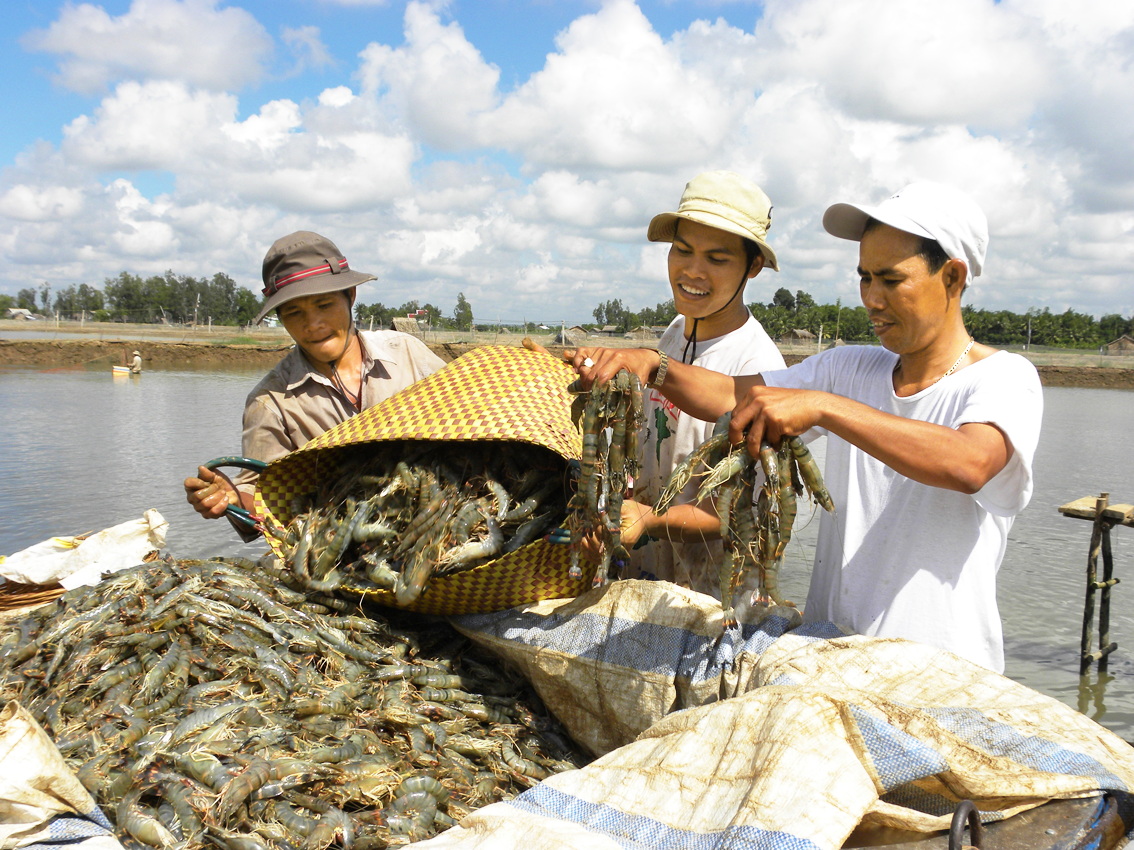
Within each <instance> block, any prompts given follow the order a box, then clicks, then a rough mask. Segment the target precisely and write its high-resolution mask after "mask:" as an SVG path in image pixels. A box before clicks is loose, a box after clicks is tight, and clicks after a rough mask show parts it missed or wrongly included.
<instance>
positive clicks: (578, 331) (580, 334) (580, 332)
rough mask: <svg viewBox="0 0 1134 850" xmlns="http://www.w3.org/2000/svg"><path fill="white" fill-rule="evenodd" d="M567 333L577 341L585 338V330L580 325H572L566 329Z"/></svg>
mask: <svg viewBox="0 0 1134 850" xmlns="http://www.w3.org/2000/svg"><path fill="white" fill-rule="evenodd" d="M567 333H569V334H571V336H573V337H576V338H577V339H586V338H587V329H586V328H584V327H583V326H582V325H573V326H572V327H569V328H567Z"/></svg>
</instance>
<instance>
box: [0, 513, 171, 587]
mask: <svg viewBox="0 0 1134 850" xmlns="http://www.w3.org/2000/svg"><path fill="white" fill-rule="evenodd" d="M168 528H169V523H168V522H166V521H165V518H164V517H163V516H162V515H161V514H160V513H159V512H158V511H156V510H154V509H153V508H150V509H149V510H148V511H146V512H145V513H144V514H143V515H142V518H141V519H134V520H130V521H128V522H123V523H119V524H118V525H115V526H113V527H111V528H107V529H104V530H102V531H100V532H98V533H97V534H92V535H90V536H89V537H84V538H76V537H52V538H51V539H50V540H44V541H43V542H42V543H37V544H35V545H34V546H29V547H28V548H27V549H23V550H21V551H19V552H16V553H14V554H12V555H8V556H7V557H3V556H0V576H3V577H4V578H5V579H7V580H8V581H14V582H19V583H21V584H55V583H58V584H61V585H62V586H63V587H64V588H65V589H66V590H73V589H74V588H76V587H81V586H84V585H96V584H98V583H99V581H100V580H101V579H102V576H103V575H105V574H106V573H113V572H117V571H118V570H122V569H125V568H126V567H133V566H136V565H137V564H140V563H142V561H143V560H145V557H146V556H147V555H148V554H150V553H151V552H154V551H156V550H159V549H161V548H162V547H163V546H165V535H166V531H167V530H168Z"/></svg>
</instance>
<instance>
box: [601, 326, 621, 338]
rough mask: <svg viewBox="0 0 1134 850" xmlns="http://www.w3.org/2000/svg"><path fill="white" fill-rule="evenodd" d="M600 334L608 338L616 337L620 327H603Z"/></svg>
mask: <svg viewBox="0 0 1134 850" xmlns="http://www.w3.org/2000/svg"><path fill="white" fill-rule="evenodd" d="M599 333H600V334H605V335H606V336H614V335H615V334H616V333H618V327H617V326H616V325H603V326H602V329H601V330H600V331H599Z"/></svg>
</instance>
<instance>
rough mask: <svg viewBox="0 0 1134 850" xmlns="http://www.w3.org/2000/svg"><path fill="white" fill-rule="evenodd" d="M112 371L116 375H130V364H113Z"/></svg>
mask: <svg viewBox="0 0 1134 850" xmlns="http://www.w3.org/2000/svg"><path fill="white" fill-rule="evenodd" d="M110 371H111V372H113V373H114V374H115V375H129V374H130V367H129V366H111V367H110Z"/></svg>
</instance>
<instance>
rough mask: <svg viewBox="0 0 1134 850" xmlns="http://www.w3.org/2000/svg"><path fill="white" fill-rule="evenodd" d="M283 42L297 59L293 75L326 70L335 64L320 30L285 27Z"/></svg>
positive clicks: (315, 28)
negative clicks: (309, 69) (313, 69)
mask: <svg viewBox="0 0 1134 850" xmlns="http://www.w3.org/2000/svg"><path fill="white" fill-rule="evenodd" d="M280 38H281V39H282V40H283V42H284V44H286V45H287V46H288V47H289V48H291V52H292V53H293V54H294V55H295V57H296V66H295V68H293V69H292V71H291V73H292V74H293V75H294V74H300V73H302V72H303V71H305V70H307V69H308V68H326V67H329V66H331V65H334V64H335V60H334V58H333V57H332V56H331V53H330V51H328V50H327V46H326V45H325V44H323V40H322V39H321V38H320V36H319V28H318V27H312V26H306V27H284V28H283V29H282V30H281V32H280Z"/></svg>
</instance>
